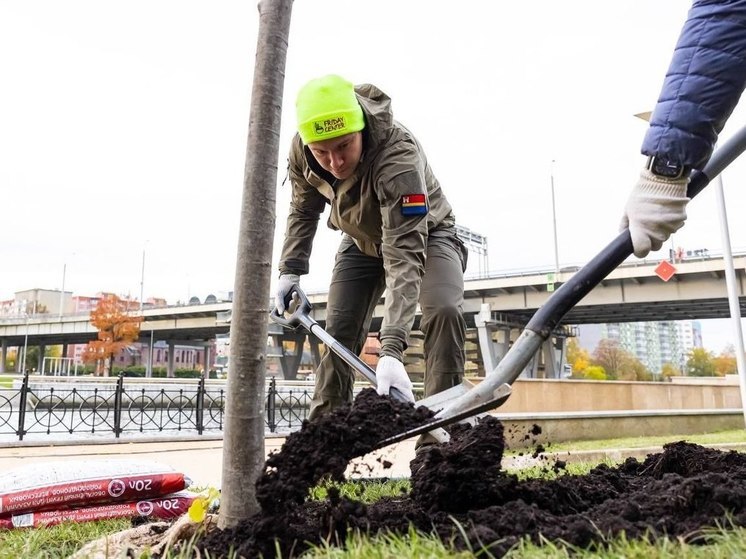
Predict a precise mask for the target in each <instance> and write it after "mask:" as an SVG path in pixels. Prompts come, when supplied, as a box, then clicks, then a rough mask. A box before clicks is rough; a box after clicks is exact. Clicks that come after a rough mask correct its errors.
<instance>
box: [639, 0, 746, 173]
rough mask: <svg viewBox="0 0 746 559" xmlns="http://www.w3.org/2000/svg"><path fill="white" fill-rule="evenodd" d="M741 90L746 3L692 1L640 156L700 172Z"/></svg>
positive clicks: (745, 73) (745, 78) (745, 77)
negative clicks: (656, 156)
mask: <svg viewBox="0 0 746 559" xmlns="http://www.w3.org/2000/svg"><path fill="white" fill-rule="evenodd" d="M744 87H746V0H730V1H722V0H721V1H713V0H709V1H704V0H702V1H697V2H694V4H693V5H692V8H691V10H690V11H689V15H688V17H687V20H686V23H685V24H684V28H683V29H682V31H681V35H680V36H679V41H678V43H677V45H676V49H675V50H674V54H673V59H672V60H671V65H670V66H669V68H668V73H667V74H666V79H665V81H664V82H663V88H662V89H661V93H660V98H659V99H658V103H657V104H656V106H655V110H654V111H653V116H652V118H651V119H650V128H649V129H648V132H647V134H646V136H645V140H644V142H643V144H642V153H643V154H645V155H660V156H664V157H666V158H667V159H668V160H669V161H676V162H678V163H683V164H685V165H689V166H691V167H692V168H694V169H701V168H702V167H704V166H705V164H706V163H707V161H708V160H709V159H710V156H711V155H712V150H713V148H714V146H715V142H716V141H717V136H718V134H719V133H720V131H721V130H722V129H723V126H725V122H726V121H727V120H728V117H729V116H730V115H731V113H732V112H733V109H734V108H735V106H736V104H737V103H738V99H739V97H740V96H741V92H742V91H743V90H744Z"/></svg>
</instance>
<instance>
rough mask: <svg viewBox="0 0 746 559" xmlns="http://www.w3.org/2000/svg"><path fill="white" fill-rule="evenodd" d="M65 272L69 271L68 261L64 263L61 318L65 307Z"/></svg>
mask: <svg viewBox="0 0 746 559" xmlns="http://www.w3.org/2000/svg"><path fill="white" fill-rule="evenodd" d="M65 272H67V262H65V263H64V264H62V289H61V290H60V320H62V314H63V309H64V307H65Z"/></svg>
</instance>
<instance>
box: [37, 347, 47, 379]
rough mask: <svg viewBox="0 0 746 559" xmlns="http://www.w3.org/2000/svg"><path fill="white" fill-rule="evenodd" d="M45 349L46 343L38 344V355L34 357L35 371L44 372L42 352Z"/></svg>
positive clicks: (43, 352)
mask: <svg viewBox="0 0 746 559" xmlns="http://www.w3.org/2000/svg"><path fill="white" fill-rule="evenodd" d="M46 351H47V344H43V343H42V344H39V356H38V357H37V358H36V372H37V373H40V374H42V375H43V374H44V354H45V353H46Z"/></svg>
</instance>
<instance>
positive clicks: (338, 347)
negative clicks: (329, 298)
mask: <svg viewBox="0 0 746 559" xmlns="http://www.w3.org/2000/svg"><path fill="white" fill-rule="evenodd" d="M296 296H297V299H296ZM294 299H296V303H297V306H296V308H295V310H294V311H293V312H292V313H291V314H290V316H289V317H287V318H286V317H285V316H284V314H280V313H279V312H277V308H276V307H275V308H273V309H272V310H271V311H270V313H269V316H270V318H271V319H272V320H273V321H274V322H276V323H277V324H280V325H281V326H284V327H285V328H291V329H293V330H295V329H297V328H298V326H303V327H304V328H306V330H308V331H309V332H310V333H311V334H313V335H314V336H316V337H317V338H318V339H319V340H321V341H322V342H323V343H324V344H325V345H326V346H327V347H328V348H329V350H330V351H332V352H333V353H335V354H337V355H338V356H339V358H340V359H342V360H343V361H344V362H345V363H347V364H348V365H349V366H350V367H352V368H353V369H354V370H355V371H357V372H358V373H360V374H361V375H363V376H364V377H365V378H366V379H367V380H368V382H370V383H371V384H372V385H373V386H376V387H377V386H378V381H377V379H376V372H375V371H374V370H373V369H371V367H370V366H369V365H368V364H367V363H366V362H365V361H363V360H362V359H360V357H358V356H357V355H355V354H354V353H353V352H352V351H350V350H349V349H347V348H346V347H345V346H343V345H342V344H341V343H339V342H338V341H337V340H336V339H334V337H333V336H332V335H331V334H329V333H328V332H327V331H326V330H324V329H323V328H322V327H321V325H320V324H319V323H318V322H316V321H315V320H314V319H313V318H312V317H311V316H310V312H311V309H312V308H313V307H312V305H311V302H310V301H309V300H308V297H306V294H305V293H303V290H302V289H301V288H300V286H299V285H298V284H294V285H293V286H292V287H291V288H290V289H289V290H288V293H287V295H285V308H289V305H290V303H291V301H293V300H294ZM389 395H390V396H391V397H392V398H394V399H396V400H399V401H401V402H409V399H408V398H407V397H406V396H405V395H404V393H403V392H402V391H401V390H399V389H398V388H393V387H392V388H391V390H390V391H389Z"/></svg>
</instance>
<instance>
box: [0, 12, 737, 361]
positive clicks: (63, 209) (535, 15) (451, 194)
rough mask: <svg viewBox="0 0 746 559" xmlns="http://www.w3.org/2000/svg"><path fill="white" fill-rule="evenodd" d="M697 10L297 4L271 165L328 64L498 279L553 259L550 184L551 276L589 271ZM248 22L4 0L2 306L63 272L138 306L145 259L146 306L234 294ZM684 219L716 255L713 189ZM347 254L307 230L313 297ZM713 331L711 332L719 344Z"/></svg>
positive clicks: (82, 287) (613, 224)
mask: <svg viewBox="0 0 746 559" xmlns="http://www.w3.org/2000/svg"><path fill="white" fill-rule="evenodd" d="M689 6H690V2H689V1H688V0H656V1H655V2H650V1H618V2H613V3H611V2H598V1H593V0H587V1H580V0H568V1H565V2H556V1H548V0H547V1H541V0H539V1H535V2H488V1H477V0H461V2H458V3H454V2H452V1H450V2H447V1H439V0H379V1H377V2H375V3H370V2H354V1H350V0H314V1H308V0H299V1H297V2H296V3H295V5H294V7H293V17H292V26H291V32H290V45H289V52H288V61H287V71H286V82H285V96H284V111H283V122H282V136H281V148H280V156H279V157H280V161H281V164H280V168H281V169H283V170H284V168H285V159H286V154H287V149H288V146H289V142H290V139H291V137H292V134H293V133H294V110H293V107H294V98H295V93H296V92H297V90H298V88H299V87H300V86H301V85H302V84H303V83H305V82H306V81H307V80H309V79H311V78H314V77H317V76H319V75H323V74H326V73H332V72H333V73H338V74H341V75H343V76H345V77H347V78H348V79H350V80H352V81H354V82H356V83H360V82H370V83H374V84H376V85H378V86H379V87H380V88H382V89H383V90H384V91H385V92H387V93H388V94H389V95H390V96H391V97H392V99H393V108H394V111H395V115H396V117H397V119H398V120H400V121H402V122H403V123H404V124H405V125H406V126H407V127H408V128H410V129H411V130H412V131H413V132H414V133H415V135H417V136H418V138H419V139H420V140H421V142H422V143H423V145H424V147H425V149H426V151H427V153H428V157H429V160H430V163H431V165H432V167H433V169H434V171H435V173H436V175H437V176H438V178H439V179H440V181H441V183H442V186H443V188H444V190H445V193H446V195H447V197H448V198H449V200H450V201H451V203H452V205H453V207H454V210H455V213H456V217H457V220H458V221H459V223H460V224H461V225H463V226H465V227H468V228H470V229H472V230H474V231H475V232H477V233H479V234H482V235H484V236H486V237H487V238H488V242H489V268H490V269H491V270H493V271H506V270H517V269H527V268H537V267H541V266H545V267H549V266H552V265H553V263H554V257H555V255H554V237H553V228H552V204H551V186H550V176H551V175H552V174H553V175H554V186H555V193H556V214H557V237H558V246H559V250H558V253H559V260H560V263H561V264H563V265H565V264H583V263H585V262H586V261H588V260H589V259H590V258H591V257H593V256H594V255H595V254H596V253H597V252H598V251H599V250H600V249H601V248H602V247H603V246H605V245H606V244H607V243H608V242H609V241H610V240H611V239H612V238H613V237H614V236H615V235H616V233H617V226H618V222H619V217H620V214H621V211H622V207H623V205H624V201H625V199H626V197H627V194H628V192H629V190H630V188H631V187H632V184H633V183H634V181H635V178H636V176H637V175H638V173H639V170H640V168H641V166H642V164H643V161H644V159H643V157H642V156H641V155H640V144H641V141H642V137H643V135H644V132H645V129H646V125H645V123H644V122H643V121H641V120H639V119H637V118H635V117H634V116H633V115H634V114H635V113H639V112H642V111H646V110H650V109H651V108H652V107H653V106H654V103H655V100H656V98H657V95H658V92H659V89H660V85H661V82H662V80H663V76H664V73H665V70H666V68H667V67H668V64H669V61H670V58H671V52H672V49H673V46H674V44H675V41H676V38H677V37H678V34H679V30H680V28H681V25H682V24H683V22H684V19H685V17H686V13H687V10H688V8H689ZM257 26H258V15H257V10H256V3H255V2H251V1H248V2H247V1H215V2H204V1H203V2H196V1H185V0H172V1H171V0H169V1H165V0H163V1H161V0H149V1H141V0H134V1H128V2H112V1H106V0H95V1H79V0H68V1H66V2H59V1H51V0H50V1H37V0H0V52H2V53H3V55H2V56H0V75H1V76H2V87H0V154H2V156H0V185H2V192H3V196H2V201H3V210H4V211H3V212H2V218H1V219H0V254H1V255H2V258H3V266H2V270H3V273H2V276H0V299H10V298H12V297H13V293H14V292H15V291H19V290H23V289H29V288H33V287H39V288H47V289H59V288H61V287H62V280H63V270H64V279H65V284H64V287H65V289H66V290H71V291H73V292H74V293H75V294H80V295H93V294H95V293H97V292H99V291H111V292H115V293H119V294H123V295H127V294H130V295H132V296H135V297H139V294H140V281H141V276H142V271H143V267H142V261H143V253H144V254H145V267H144V272H145V273H144V286H143V291H144V295H145V297H146V298H147V297H165V298H166V299H167V300H168V301H169V302H171V303H175V302H177V301H178V300H181V301H185V300H187V299H188V298H189V297H190V296H194V295H196V296H198V297H200V299H204V297H205V296H206V295H207V294H209V293H213V294H217V295H219V294H220V293H223V292H227V291H230V290H232V286H233V279H234V271H235V260H236V242H237V234H238V219H239V211H240V209H239V201H240V197H241V192H242V188H243V169H244V159H245V147H246V136H247V127H248V107H249V96H250V89H251V80H252V74H253V60H254V55H255V48H256V31H257ZM745 114H746V111H744V110H743V109H742V107H741V108H738V109H737V110H736V113H735V114H734V116H733V117H732V119H731V123H732V124H731V125H730V126H728V127H727V128H726V130H725V131H724V133H723V135H722V136H721V138H723V139H724V138H727V137H728V136H729V135H730V134H731V133H732V131H733V130H735V129H737V128H738V127H739V126H740V123H742V122H744V115H745ZM552 160H555V161H556V163H555V164H554V166H553V169H554V170H553V173H552V164H551V161H552ZM745 175H746V162H744V161H738V162H736V163H735V164H734V165H733V166H732V168H731V169H729V170H728V171H727V172H726V173H725V175H724V181H725V186H726V199H727V202H728V207H729V208H730V210H731V213H730V216H729V217H730V229H731V243H732V245H733V249H734V251H737V250H739V249H746V220H744V219H742V218H741V217H740V216H739V215H738V214H737V213H736V212H735V211H734V209H741V208H744V207H746V204H745V202H746V200H744V198H745V197H746V189H745V188H744V187H743V185H742V184H738V183H741V182H743V180H742V179H743V177H744V176H745ZM283 176H284V172H283V173H281V175H280V177H279V179H278V188H279V191H278V206H277V229H276V236H275V237H276V243H275V250H274V261H275V262H276V261H277V258H278V256H279V252H280V245H281V242H282V232H283V231H284V226H285V217H286V214H287V203H288V199H289V185H288V184H285V185H284V186H279V184H280V182H281V181H282V179H283ZM689 216H690V219H689V221H688V222H687V225H686V227H685V228H684V229H683V230H682V231H681V232H680V233H678V234H677V235H676V236H675V239H674V241H673V243H674V244H675V245H676V246H682V247H684V248H692V249H693V248H707V249H709V250H710V251H711V252H718V251H720V250H721V248H722V243H721V232H720V227H719V224H718V220H717V213H716V202H715V197H714V196H713V192H712V191H709V192H705V193H704V194H702V195H701V198H699V199H697V200H696V201H695V202H693V203H692V204H691V205H690V210H689ZM338 242H339V233H334V232H331V231H329V230H327V229H326V228H325V227H322V228H321V229H320V231H319V234H318V235H317V241H316V245H315V252H314V255H313V258H312V263H311V274H310V275H309V276H308V277H304V278H303V282H302V285H303V286H304V287H305V288H306V289H307V290H308V291H313V290H324V289H325V288H326V285H327V282H328V279H329V276H330V271H331V263H332V254H333V250H334V248H335V247H336V245H337V243H338ZM670 245H671V244H670V243H669V245H667V247H666V251H665V252H664V251H661V252H660V253H658V254H656V255H653V256H654V257H655V258H664V257H665V256H666V255H667V249H668V248H669V246H670ZM477 270H478V258H477V257H476V256H473V257H472V264H471V266H470V269H469V272H470V273H473V272H476V271H477ZM725 322H727V321H720V326H723V324H724V323H725ZM714 331H715V330H713V332H714ZM720 331H722V332H721V333H718V334H717V335H718V336H721V334H722V336H725V337H724V338H722V339H721V338H720V337H718V338H717V341H715V340H714V339H710V340H707V339H705V342H706V344H707V345H710V346H711V347H712V349H715V350H718V351H719V350H720V349H721V348H722V345H724V343H727V342H728V340H727V336H728V335H729V330H728V329H727V328H720V330H718V332H720ZM706 333H707V331H706ZM708 342H709V343H708Z"/></svg>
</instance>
